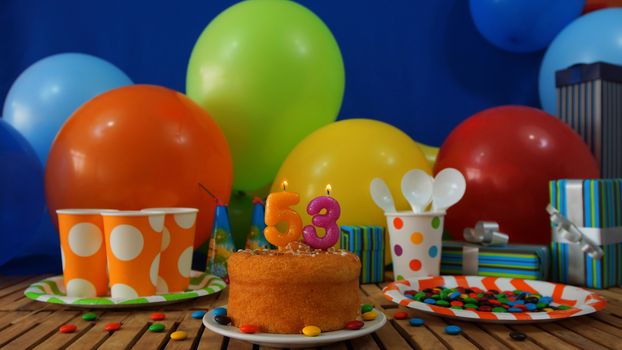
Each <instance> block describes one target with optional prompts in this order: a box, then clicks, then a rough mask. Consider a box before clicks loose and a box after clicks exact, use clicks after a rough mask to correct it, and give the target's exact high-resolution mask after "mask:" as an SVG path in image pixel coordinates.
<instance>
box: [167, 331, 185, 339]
mask: <svg viewBox="0 0 622 350" xmlns="http://www.w3.org/2000/svg"><path fill="white" fill-rule="evenodd" d="M187 337H188V334H186V332H184V331H175V332H173V333H171V339H173V340H184V339H186V338H187Z"/></svg>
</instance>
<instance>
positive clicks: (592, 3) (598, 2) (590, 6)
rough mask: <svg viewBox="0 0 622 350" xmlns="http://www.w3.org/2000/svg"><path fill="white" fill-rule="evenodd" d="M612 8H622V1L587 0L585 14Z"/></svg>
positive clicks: (584, 8)
mask: <svg viewBox="0 0 622 350" xmlns="http://www.w3.org/2000/svg"><path fill="white" fill-rule="evenodd" d="M611 7H622V0H587V1H586V2H585V6H584V7H583V14H586V13H590V12H592V11H597V10H602V9H606V8H611Z"/></svg>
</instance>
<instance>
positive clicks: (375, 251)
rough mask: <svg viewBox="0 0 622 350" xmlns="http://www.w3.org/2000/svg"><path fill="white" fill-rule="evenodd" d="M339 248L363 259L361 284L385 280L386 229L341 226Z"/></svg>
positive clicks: (379, 227)
mask: <svg viewBox="0 0 622 350" xmlns="http://www.w3.org/2000/svg"><path fill="white" fill-rule="evenodd" d="M339 246H340V248H341V249H345V250H348V251H350V252H352V253H354V254H356V255H358V257H359V258H360V259H361V265H362V268H361V278H360V281H361V283H378V282H382V281H383V280H384V227H381V226H341V239H340V242H339Z"/></svg>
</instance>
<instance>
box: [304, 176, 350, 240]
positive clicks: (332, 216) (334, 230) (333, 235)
mask: <svg viewBox="0 0 622 350" xmlns="http://www.w3.org/2000/svg"><path fill="white" fill-rule="evenodd" d="M330 190H331V187H330V185H327V186H326V194H327V196H320V197H317V198H314V199H313V200H311V202H309V205H308V206H307V213H308V214H309V215H311V216H313V219H312V220H311V223H313V225H307V226H305V228H304V230H303V237H304V240H305V242H306V243H307V244H308V245H309V246H311V247H312V248H315V249H328V248H330V247H332V246H334V245H335V244H336V243H337V242H338V241H339V226H338V225H337V219H339V216H340V215H341V208H340V207H339V203H338V202H337V201H336V200H335V199H334V198H332V197H330ZM322 210H325V211H326V212H325V213H323V214H320V213H321V212H322ZM314 226H317V227H322V228H324V229H325V230H326V234H325V235H324V237H320V236H318V234H317V231H316V229H315V227H314Z"/></svg>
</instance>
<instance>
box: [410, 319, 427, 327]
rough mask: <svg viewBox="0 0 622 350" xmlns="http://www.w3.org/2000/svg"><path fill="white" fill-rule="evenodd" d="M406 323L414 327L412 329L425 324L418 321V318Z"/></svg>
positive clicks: (420, 320)
mask: <svg viewBox="0 0 622 350" xmlns="http://www.w3.org/2000/svg"><path fill="white" fill-rule="evenodd" d="M408 323H409V324H410V325H411V326H414V327H419V326H423V324H424V323H425V322H424V321H423V320H422V319H420V318H411V319H410V321H408Z"/></svg>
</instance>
